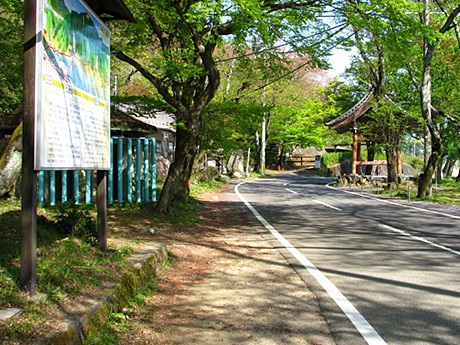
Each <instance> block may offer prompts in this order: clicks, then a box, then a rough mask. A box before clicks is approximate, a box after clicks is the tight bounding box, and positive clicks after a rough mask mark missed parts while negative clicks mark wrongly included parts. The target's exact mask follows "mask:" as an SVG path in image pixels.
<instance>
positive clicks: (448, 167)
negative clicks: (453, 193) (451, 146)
mask: <svg viewBox="0 0 460 345" xmlns="http://www.w3.org/2000/svg"><path fill="white" fill-rule="evenodd" d="M454 165H455V162H454V161H453V160H452V159H450V158H447V161H446V164H445V165H444V168H443V169H442V176H443V177H444V178H451V177H452V173H453V172H454Z"/></svg>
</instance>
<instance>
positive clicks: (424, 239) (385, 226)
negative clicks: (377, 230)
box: [379, 224, 460, 256]
mask: <svg viewBox="0 0 460 345" xmlns="http://www.w3.org/2000/svg"><path fill="white" fill-rule="evenodd" d="M379 226H380V227H381V228H384V229H386V230H390V231H394V232H397V233H399V234H401V235H404V236H407V237H410V238H412V239H414V240H417V241H420V242H424V243H427V244H429V245H431V246H433V247H436V248H439V249H442V250H445V251H448V252H450V253H452V254H455V255H459V256H460V252H459V251H457V250H454V249H451V248H449V247H446V246H443V245H440V244H436V243H434V242H431V241H429V240H427V239H426V238H423V237H420V236H414V235H412V234H409V233H408V232H405V231H403V230H400V229H397V228H393V227H392V226H389V225H385V224H379Z"/></svg>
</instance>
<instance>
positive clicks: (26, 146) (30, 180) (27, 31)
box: [20, 0, 37, 296]
mask: <svg viewBox="0 0 460 345" xmlns="http://www.w3.org/2000/svg"><path fill="white" fill-rule="evenodd" d="M36 22H37V1H35V0H24V42H25V43H24V101H23V108H24V115H23V129H22V130H23V139H22V140H23V142H22V145H23V146H22V204H21V208H22V213H21V215H22V218H21V227H22V231H21V236H22V237H21V274H20V284H21V288H22V289H24V290H26V291H28V292H29V294H30V295H31V296H33V295H35V294H36V292H37V173H36V171H35V170H34V160H35V159H34V157H35V154H34V150H35V149H34V141H35V138H34V133H35V66H36V65H35V51H36V43H37V37H36Z"/></svg>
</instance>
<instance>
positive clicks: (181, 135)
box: [157, 113, 201, 214]
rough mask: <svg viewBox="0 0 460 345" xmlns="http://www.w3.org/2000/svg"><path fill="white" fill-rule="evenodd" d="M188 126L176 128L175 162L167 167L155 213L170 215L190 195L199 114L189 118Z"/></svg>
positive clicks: (196, 151) (199, 120)
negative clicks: (177, 204)
mask: <svg viewBox="0 0 460 345" xmlns="http://www.w3.org/2000/svg"><path fill="white" fill-rule="evenodd" d="M191 117H192V118H194V119H195V120H192V121H190V122H189V123H191V125H190V126H187V127H186V126H178V127H177V129H176V140H177V142H176V152H175V160H174V162H173V163H172V164H171V166H170V167H169V173H168V176H167V178H166V180H165V183H164V185H163V188H162V190H161V194H160V197H159V199H158V204H157V211H158V212H161V213H167V214H171V213H172V212H173V210H174V205H175V204H176V203H178V202H180V203H186V202H187V201H188V196H189V194H190V176H191V174H192V168H193V162H194V161H195V157H196V155H197V153H198V135H199V132H200V127H201V114H198V113H197V114H194V115H192V116H191Z"/></svg>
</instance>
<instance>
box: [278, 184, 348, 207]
mask: <svg viewBox="0 0 460 345" xmlns="http://www.w3.org/2000/svg"><path fill="white" fill-rule="evenodd" d="M285 189H286V190H287V191H288V192H291V193H292V194H299V193H297V192H296V191H294V190H292V189H289V188H285ZM312 201H314V202H316V203H318V204H321V205H323V206H326V207H329V208H332V209H334V210H336V211H342V209H341V208H338V207H335V206H332V205H329V204H327V203H325V202H322V201H319V200H316V199H312Z"/></svg>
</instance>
